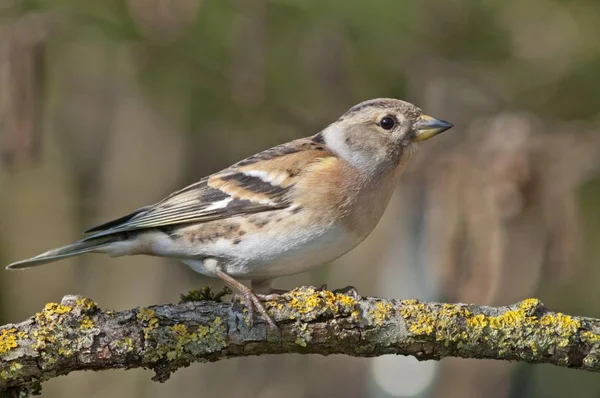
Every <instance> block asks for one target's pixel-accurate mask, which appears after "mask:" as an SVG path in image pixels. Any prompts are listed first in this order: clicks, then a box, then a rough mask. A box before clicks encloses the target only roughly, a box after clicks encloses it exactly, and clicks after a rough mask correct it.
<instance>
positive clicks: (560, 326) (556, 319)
mask: <svg viewBox="0 0 600 398" xmlns="http://www.w3.org/2000/svg"><path fill="white" fill-rule="evenodd" d="M401 304H402V305H401V308H400V313H401V314H402V316H403V318H404V320H405V322H406V325H407V329H408V330H409V332H410V333H412V334H413V335H414V336H415V337H428V338H435V340H436V341H440V342H443V343H444V344H445V345H450V344H455V345H456V346H457V347H459V348H460V347H462V346H464V345H465V344H472V345H477V344H480V342H481V341H494V343H493V344H494V345H495V346H496V347H498V348H499V352H500V353H501V354H502V353H506V352H512V353H514V352H523V351H522V350H523V349H527V350H528V352H531V353H532V354H534V355H536V354H540V353H542V352H545V351H546V350H548V349H549V348H550V347H552V346H554V347H560V348H562V347H566V346H567V345H568V344H569V343H570V342H571V341H572V340H573V339H574V338H576V336H577V332H578V330H579V329H580V328H581V322H580V321H578V320H576V319H574V318H572V317H571V316H569V315H565V314H561V313H546V314H543V315H541V314H539V310H540V309H541V308H542V304H541V302H540V301H539V300H537V299H527V300H524V301H522V302H521V303H520V304H519V305H518V306H517V307H516V308H512V309H510V310H508V311H505V312H503V313H501V314H499V315H496V316H488V315H485V314H481V313H479V314H473V313H472V312H471V311H470V310H469V308H468V307H466V306H463V305H458V304H457V305H452V304H442V305H440V304H434V305H432V304H423V303H419V302H418V301H416V300H404V301H402V302H401ZM582 338H586V339H588V340H590V341H592V339H594V334H593V333H591V332H588V333H586V332H583V333H582ZM597 341H600V336H598V340H597ZM490 344H492V343H490Z"/></svg>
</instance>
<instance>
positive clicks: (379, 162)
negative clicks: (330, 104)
mask: <svg viewBox="0 0 600 398" xmlns="http://www.w3.org/2000/svg"><path fill="white" fill-rule="evenodd" d="M451 127H452V124H450V123H448V122H445V121H443V120H438V119H435V118H432V117H430V116H427V115H424V114H423V112H422V111H421V109H419V108H417V107H416V106H414V105H412V104H410V103H407V102H404V101H400V100H396V99H373V100H369V101H365V102H362V103H360V104H358V105H356V106H354V107H352V108H350V109H349V110H348V111H347V112H346V113H345V114H344V115H342V116H341V117H340V118H339V119H338V120H337V121H335V122H333V123H332V124H330V125H329V126H327V127H326V128H325V129H323V130H322V131H321V132H319V133H317V134H316V135H313V136H312V137H308V138H301V139H298V140H295V141H291V142H288V143H285V144H282V145H279V146H276V147H273V148H271V149H267V150H266V151H264V152H260V153H258V154H256V155H253V156H250V157H249V158H247V159H244V160H242V161H240V162H238V163H236V164H234V165H232V166H230V167H228V168H226V169H224V170H222V171H219V172H217V173H215V174H213V175H210V176H208V177H205V178H203V179H202V180H200V181H199V182H197V183H195V184H192V185H190V186H188V187H186V188H184V189H182V190H180V191H177V192H175V193H173V194H171V195H170V196H169V197H167V198H166V199H164V200H162V201H160V202H158V203H156V204H154V205H151V206H146V207H142V208H140V209H138V210H136V211H134V212H133V213H131V214H128V215H126V216H124V217H121V218H118V219H116V220H113V221H109V222H107V223H104V224H102V225H99V226H97V227H94V228H91V229H88V230H87V231H85V232H84V233H87V234H89V235H88V236H86V237H84V238H83V239H81V240H80V241H77V242H75V243H73V244H71V245H68V246H64V247H60V248H57V249H53V250H49V251H47V252H45V253H42V254H40V255H38V256H35V257H32V258H30V259H27V260H23V261H19V262H15V263H12V264H10V265H9V266H8V267H7V268H8V269H21V268H28V267H32V266H36V265H41V264H45V263H48V262H51V261H55V260H59V259H63V258H67V257H72V256H76V255H79V254H84V253H106V254H108V255H110V256H123V255H134V254H146V255H151V256H162V257H173V258H176V259H178V260H180V261H182V262H183V263H185V264H187V265H188V266H189V267H191V268H192V269H193V270H194V271H196V272H199V273H201V274H203V275H207V276H211V277H217V278H220V279H222V280H223V281H224V282H225V283H226V284H227V285H228V286H230V287H231V288H233V289H234V290H236V291H237V292H239V293H241V294H242V295H243V296H244V297H245V301H246V305H247V307H248V310H249V317H250V321H251V322H252V320H253V314H254V310H256V311H258V312H259V313H260V314H261V315H262V317H263V319H264V320H265V321H266V322H267V323H268V324H269V325H270V326H273V327H274V326H275V324H274V322H273V320H272V319H271V318H270V317H269V315H268V314H267V312H266V311H265V309H264V307H263V305H262V304H261V298H264V295H265V294H266V293H270V292H272V289H271V283H272V281H273V279H275V278H277V277H280V276H284V275H291V274H296V273H300V272H304V271H307V270H309V269H311V268H313V267H315V266H318V265H321V264H324V263H327V262H329V261H332V260H334V259H336V258H338V257H340V256H342V255H343V254H345V253H347V252H348V251H350V250H351V249H353V248H354V247H355V246H356V245H358V244H359V243H360V242H361V241H362V240H363V239H365V238H366V237H367V235H369V233H370V232H371V231H372V230H373V228H374V227H375V225H376V224H377V223H378V221H379V219H380V218H381V215H382V214H383V211H384V210H385V208H386V206H387V203H388V201H389V199H390V197H391V195H392V192H393V189H394V185H395V182H396V176H397V175H398V173H399V172H400V171H401V170H402V169H403V166H405V165H406V163H407V162H408V160H409V158H410V156H411V154H412V153H413V152H414V150H415V149H416V145H417V144H418V143H419V142H420V141H423V140H426V139H428V138H430V137H433V136H434V135H436V134H438V133H441V132H442V131H445V130H447V129H449V128H451ZM238 279H245V280H248V279H249V280H250V281H251V283H250V287H247V286H245V285H243V284H242V283H240V282H238Z"/></svg>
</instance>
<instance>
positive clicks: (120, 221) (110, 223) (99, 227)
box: [83, 206, 152, 234]
mask: <svg viewBox="0 0 600 398" xmlns="http://www.w3.org/2000/svg"><path fill="white" fill-rule="evenodd" d="M151 207H152V206H146V207H141V208H139V209H137V210H136V211H134V212H132V213H129V214H127V215H126V216H123V217H119V218H116V219H114V220H111V221H108V222H105V223H103V224H100V225H96V226H95V227H92V228H88V229H86V230H85V231H83V233H84V234H89V233H92V232H98V231H104V230H105V229H110V228H113V227H116V226H118V225H121V224H124V223H126V222H127V221H129V220H131V219H132V218H134V217H135V216H137V215H138V214H141V213H143V212H145V211H147V210H149V209H150V208H151Z"/></svg>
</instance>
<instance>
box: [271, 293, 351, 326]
mask: <svg viewBox="0 0 600 398" xmlns="http://www.w3.org/2000/svg"><path fill="white" fill-rule="evenodd" d="M283 300H287V306H285V302H284V301H283ZM265 304H266V307H267V308H276V309H277V310H279V311H284V310H285V309H286V308H287V309H288V310H289V309H291V313H290V314H289V317H290V319H304V320H309V319H314V318H317V317H319V316H322V315H329V316H331V315H334V316H335V315H338V314H344V315H350V317H351V318H354V319H358V318H360V312H359V311H358V308H359V306H358V302H357V301H356V300H355V299H354V298H353V297H351V296H348V295H346V294H341V293H333V292H331V291H328V290H317V289H315V288H313V287H301V288H297V289H294V290H292V291H290V292H288V293H285V294H284V295H282V296H281V299H276V300H271V301H267V302H266V303H265Z"/></svg>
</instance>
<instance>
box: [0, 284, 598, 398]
mask: <svg viewBox="0 0 600 398" xmlns="http://www.w3.org/2000/svg"><path fill="white" fill-rule="evenodd" d="M191 297H195V296H193V295H192V296H191ZM210 297H212V296H210ZM265 306H266V308H267V309H268V311H269V313H270V314H271V315H272V317H273V319H274V320H275V321H276V322H277V324H278V326H279V330H278V331H273V330H271V329H269V328H268V327H266V325H265V324H264V323H263V322H261V320H260V319H259V320H257V321H256V322H255V323H254V326H253V327H250V326H249V322H248V319H247V310H246V309H245V307H244V305H243V303H233V304H230V303H221V302H215V301H186V302H182V303H179V304H172V305H159V306H152V307H139V308H135V309H132V310H127V311H121V312H113V311H109V310H101V309H100V308H99V307H98V306H97V305H96V303H94V302H93V301H92V300H90V299H87V298H83V297H77V296H66V297H64V298H63V300H62V301H61V302H60V303H50V304H47V305H46V306H45V307H44V309H43V310H42V311H41V312H39V313H37V314H36V315H34V316H33V317H31V318H30V319H28V320H26V321H24V322H22V323H19V324H11V325H5V326H2V327H0V395H2V394H7V393H8V394H11V395H14V396H27V395H29V394H33V393H36V392H39V390H40V388H41V383H42V382H44V381H45V380H48V379H50V378H53V377H56V376H60V375H65V374H68V373H70V372H72V371H76V370H104V369H116V368H139V367H141V368H148V369H153V370H154V372H155V375H154V380H157V381H161V382H162V381H166V380H167V379H168V378H169V375H170V374H171V373H172V372H174V371H176V370H177V369H178V368H180V367H184V366H188V365H189V364H191V363H192V362H211V361H217V360H221V359H226V358H232V357H238V356H248V355H261V354H284V353H302V354H309V353H315V354H322V355H329V354H346V355H352V356H359V357H372V356H379V355H384V354H400V355H412V356H415V357H416V358H417V359H420V360H427V359H441V358H444V357H450V356H454V357H462V358H487V359H500V360H513V361H523V362H529V363H549V364H554V365H557V366H565V367H571V368H578V369H583V370H588V371H595V372H599V371H600V360H599V355H600V354H599V353H600V320H597V319H592V318H583V317H576V316H570V315H565V314H562V313H555V312H551V311H548V310H547V309H546V308H545V307H544V305H543V304H542V303H541V302H540V301H539V300H537V299H528V300H524V301H522V302H520V303H517V304H515V305H511V306H507V307H479V306H475V305H466V304H441V303H431V302H421V301H418V300H403V301H396V300H386V299H380V298H372V297H369V298H361V299H356V298H355V297H353V296H351V295H346V294H342V293H335V292H331V291H327V290H319V289H315V288H312V287H302V288H298V289H295V290H293V291H291V292H289V293H286V294H283V295H281V296H279V297H278V298H277V299H276V300H273V301H268V302H266V303H265ZM11 395H9V396H11ZM2 396H4V395H2Z"/></svg>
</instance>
